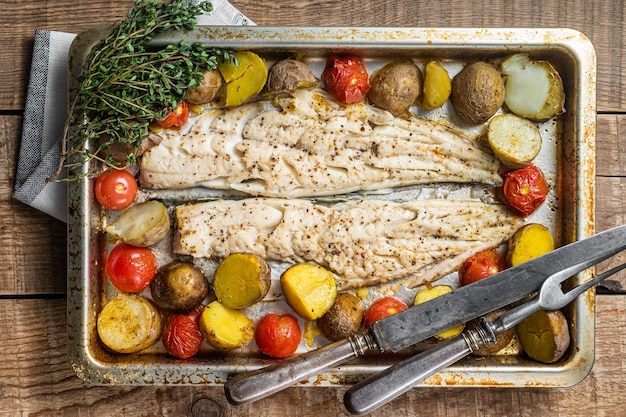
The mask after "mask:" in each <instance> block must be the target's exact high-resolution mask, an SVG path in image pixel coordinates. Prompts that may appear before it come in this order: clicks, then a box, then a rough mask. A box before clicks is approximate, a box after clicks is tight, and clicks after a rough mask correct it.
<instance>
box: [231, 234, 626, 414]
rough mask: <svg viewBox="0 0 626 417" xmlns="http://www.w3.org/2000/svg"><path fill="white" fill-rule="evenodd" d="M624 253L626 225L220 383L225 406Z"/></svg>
mask: <svg viewBox="0 0 626 417" xmlns="http://www.w3.org/2000/svg"><path fill="white" fill-rule="evenodd" d="M625 249H626V225H623V226H619V227H615V228H613V229H609V230H606V231H604V232H601V233H598V234H596V235H594V236H591V237H589V238H586V239H583V240H580V241H577V242H574V243H570V244H568V245H566V246H563V247H561V248H558V249H555V250H554V251H552V252H550V253H548V254H546V255H543V256H541V257H538V258H536V259H533V260H531V261H528V262H525V263H524V264H521V265H518V266H515V267H513V268H509V269H506V270H504V271H502V272H500V273H498V274H495V275H493V276H491V277H489V278H488V279H484V280H480V281H477V282H474V283H472V284H470V285H467V286H464V287H460V288H458V289H456V290H454V291H452V292H450V293H447V294H445V295H443V296H441V297H437V298H434V299H432V300H430V301H428V302H426V303H423V304H420V305H417V306H414V307H411V308H409V309H407V310H404V311H403V312H400V313H397V314H395V315H393V316H389V317H386V318H384V319H381V320H379V321H377V322H374V323H372V325H371V326H370V327H369V328H368V329H367V330H363V331H361V332H359V333H357V334H356V335H355V336H353V337H351V338H349V339H347V340H343V341H339V342H335V343H333V344H330V345H327V346H325V347H323V348H321V349H317V350H313V351H311V352H307V353H304V354H302V355H298V356H295V357H293V358H291V359H287V360H284V361H281V362H278V363H276V364H274V365H271V366H268V367H266V368H261V369H258V370H254V371H251V372H248V373H243V374H239V375H236V376H234V377H233V378H231V379H230V380H228V381H227V382H226V384H224V392H225V395H226V398H227V400H228V402H229V403H231V404H233V405H243V404H246V403H250V402H253V401H256V400H259V399H262V398H265V397H267V396H269V395H271V394H274V393H276V392H278V391H281V390H283V389H285V388H287V387H289V386H291V385H293V384H295V383H297V382H299V381H302V380H304V379H306V378H309V377H312V376H315V375H317V374H318V373H319V372H320V371H322V370H324V369H326V368H329V367H332V366H335V365H339V364H341V363H344V362H347V361H348V360H350V359H353V358H355V357H358V356H361V355H363V354H364V353H365V352H367V351H370V350H379V351H380V352H384V351H389V350H390V351H392V352H398V351H400V350H402V349H404V348H407V347H409V346H412V345H414V344H415V343H418V342H420V341H422V340H425V339H427V338H429V337H431V336H434V335H435V334H437V333H439V332H441V331H443V330H446V329H448V328H450V327H453V326H456V325H458V324H461V323H465V322H468V321H470V320H473V319H476V318H478V317H480V316H484V315H485V314H487V313H489V312H491V311H493V310H496V309H498V308H501V307H504V306H507V305H509V304H512V303H514V302H516V301H519V300H520V299H522V298H524V297H526V296H528V295H529V294H532V293H534V292H536V291H538V290H539V288H540V287H541V285H542V283H543V282H544V281H545V280H546V279H547V278H548V277H549V276H552V275H554V274H564V275H566V276H573V275H575V274H577V273H579V272H581V271H583V270H585V269H587V268H589V267H591V266H593V265H595V264H597V263H599V262H601V261H603V260H605V259H608V258H610V257H611V256H613V255H615V254H616V253H619V252H621V251H623V250H625Z"/></svg>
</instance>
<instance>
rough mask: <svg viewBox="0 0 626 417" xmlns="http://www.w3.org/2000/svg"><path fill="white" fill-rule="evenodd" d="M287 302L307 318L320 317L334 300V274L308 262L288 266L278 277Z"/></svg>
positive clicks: (335, 295) (335, 287) (314, 318)
mask: <svg viewBox="0 0 626 417" xmlns="http://www.w3.org/2000/svg"><path fill="white" fill-rule="evenodd" d="M280 285H281V287H282V289H283V293H284V294H285V299H286V300H287V304H289V306H290V307H291V308H293V309H294V311H295V312H296V313H298V315H299V316H300V317H302V318H304V319H307V320H316V319H318V318H320V317H322V316H323V315H324V314H325V313H326V312H327V311H328V310H330V308H331V307H332V305H333V303H334V302H335V298H336V297H337V286H336V284H335V276H334V275H333V274H332V272H330V271H328V270H327V269H325V268H323V267H321V266H319V265H314V264H310V263H300V264H296V265H293V266H291V267H289V268H288V269H287V270H286V271H285V272H283V274H282V275H281V277H280Z"/></svg>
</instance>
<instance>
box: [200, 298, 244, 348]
mask: <svg viewBox="0 0 626 417" xmlns="http://www.w3.org/2000/svg"><path fill="white" fill-rule="evenodd" d="M200 333H202V335H203V336H204V338H205V339H206V340H207V342H208V343H209V345H211V346H213V347H214V348H216V349H219V350H233V349H237V348H240V347H244V346H247V345H248V344H249V343H250V342H252V339H254V322H253V321H252V320H251V319H250V318H248V316H246V315H245V314H244V313H243V312H242V311H241V310H235V309H232V308H228V307H226V306H224V305H223V304H222V303H220V302H219V301H213V302H212V303H210V304H209V305H208V306H206V308H205V309H204V311H202V315H201V316H200Z"/></svg>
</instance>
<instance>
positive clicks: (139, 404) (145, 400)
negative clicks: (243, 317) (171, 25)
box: [0, 0, 626, 417]
mask: <svg viewBox="0 0 626 417" xmlns="http://www.w3.org/2000/svg"><path fill="white" fill-rule="evenodd" d="M231 1H232V3H233V5H235V6H236V7H237V8H239V9H240V10H241V11H242V12H243V13H244V14H245V15H246V16H248V17H249V18H251V19H252V20H253V21H254V22H256V23H257V24H260V25H287V26H302V25H314V26H315V25H319V26H321V25H328V26H416V27H419V26H422V27H429V26H430V27H569V28H573V29H576V30H579V31H581V32H583V33H585V34H586V35H587V36H588V37H589V38H590V39H591V41H592V42H593V43H594V45H595V47H596V51H597V56H598V77H597V99H598V100H597V102H598V110H599V112H600V114H599V115H598V128H597V137H598V141H597V145H596V151H597V155H596V166H597V178H596V190H597V195H596V203H597V204H596V230H598V231H601V230H606V229H608V228H611V227H614V226H617V225H621V224H624V223H625V221H626V192H625V191H626V161H625V158H626V157H625V156H624V155H625V153H624V151H626V139H625V135H624V133H625V132H624V130H625V129H626V115H624V114H622V113H623V112H624V110H625V109H626V89H625V88H624V87H625V86H624V83H625V82H626V78H625V77H624V72H625V71H626V69H625V68H626V61H625V60H626V58H625V57H624V52H623V51H624V49H625V46H626V45H625V43H626V38H625V37H624V35H623V21H624V17H625V15H626V3H625V2H615V1H608V0H603V1H584V0H572V1H568V0H555V1H552V2H543V1H539V0H517V1H515V2H510V1H506V0H492V1H488V0H480V1H473V2H468V1H467V0H452V1H448V2H441V1H432V0H427V1H424V0H417V1H416V0H382V1H381V0H361V1H355V0H344V1H336V0H312V1H306V0H294V1H291V0H271V1H270V0H257V1H254V2H253V1H250V0H231ZM133 3H134V0H115V1H112V2H111V1H106V2H104V1H99V0H22V1H16V0H0V10H2V12H0V45H2V46H3V48H2V49H0V77H1V78H0V79H2V82H1V83H0V162H2V163H3V165H4V166H5V169H3V170H0V238H1V239H2V242H3V244H2V246H1V247H0V265H2V268H0V334H2V338H0V351H2V353H3V355H1V356H0V417H5V416H11V417H12V416H31V417H32V416H37V417H40V416H41V417H43V416H45V417H48V416H52V417H55V416H66V417H74V416H80V417H85V416H87V417H100V416H110V417H118V416H120V417H121V416H124V417H156V416H168V417H184V416H194V417H195V416H198V415H203V416H208V417H235V416H238V417H253V416H254V417H256V416H261V417H278V416H281V417H282V416H311V417H313V416H320V417H324V416H348V413H347V412H346V411H345V409H344V408H343V406H342V397H343V393H344V392H345V388H340V389H332V388H290V389H288V390H286V391H285V392H282V393H279V394H277V395H275V396H273V397H271V398H269V399H265V400H262V401H260V402H258V403H254V404H252V405H249V406H245V407H241V408H235V407H231V406H230V405H228V404H227V402H226V400H225V398H224V396H223V392H222V388H221V387H109V386H92V385H88V384H86V383H84V382H83V381H82V380H80V379H79V378H78V377H76V375H75V373H74V372H73V370H72V369H71V367H70V365H69V363H68V358H67V345H66V343H67V330H66V314H67V313H66V302H65V298H64V297H63V294H64V293H65V291H66V289H65V285H66V284H65V282H66V278H65V277H66V266H65V265H66V259H65V258H66V250H65V244H66V236H65V233H66V232H65V225H64V224H62V223H61V222H59V221H57V220H55V219H53V218H51V217H49V216H47V215H45V214H43V213H40V212H38V211H36V210H34V209H32V208H30V207H28V206H26V205H24V204H22V203H20V202H17V201H15V200H13V199H12V198H11V193H12V189H13V182H14V178H15V167H16V163H17V155H18V150H19V138H20V134H21V123H22V118H21V112H22V111H23V109H24V100H25V93H26V85H27V82H28V75H29V69H30V61H31V54H32V44H33V37H34V31H35V29H37V28H41V29H49V30H57V31H65V32H73V33H77V32H79V31H81V30H83V29H85V28H87V27H90V26H93V25H99V24H106V23H109V22H112V21H114V20H117V19H118V18H119V17H120V16H122V15H123V14H124V13H125V12H126V11H127V10H128V8H129V7H131V6H132V4H133ZM624 261H626V255H621V256H618V257H616V258H614V259H612V260H611V261H608V262H605V263H603V264H601V265H600V266H599V269H600V270H604V269H607V268H609V267H610V266H614V265H617V264H618V263H619V262H624ZM605 285H606V286H607V287H608V288H609V289H610V290H612V291H616V292H621V293H622V294H619V295H600V296H598V297H597V304H596V361H595V363H594V366H593V369H592V371H591V373H590V375H589V376H588V377H587V378H586V379H585V380H583V381H582V382H581V383H579V384H578V385H576V386H574V387H571V388H563V389H543V388H532V389H504V388H495V389H461V388H451V389H442V388H420V389H414V390H412V391H410V392H408V393H407V394H405V395H404V396H402V397H400V398H398V399H396V400H395V401H393V402H392V403H390V404H388V405H386V406H384V407H382V408H381V409H380V410H378V411H376V412H374V413H372V414H371V415H373V416H385V417H387V416H401V417H404V416H406V417H408V416H416V415H425V416H447V417H479V416H480V417H522V416H524V417H525V416H529V415H532V416H537V417H543V416H546V417H547V416H557V417H560V416H562V417H570V416H573V417H578V416H580V417H583V416H585V417H586V416H611V417H613V416H624V415H626V411H625V410H624V401H623V392H624V390H626V380H625V379H624V372H625V371H626V370H625V369H624V367H625V366H626V365H625V364H626V331H625V330H624V329H625V328H626V294H623V293H624V292H626V274H624V273H621V274H619V275H617V276H616V277H614V278H613V279H611V280H610V281H608V282H606V283H605Z"/></svg>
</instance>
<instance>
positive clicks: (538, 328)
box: [517, 310, 570, 363]
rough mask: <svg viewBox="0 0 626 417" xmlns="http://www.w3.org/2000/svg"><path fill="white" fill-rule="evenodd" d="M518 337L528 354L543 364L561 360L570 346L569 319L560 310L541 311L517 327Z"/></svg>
mask: <svg viewBox="0 0 626 417" xmlns="http://www.w3.org/2000/svg"><path fill="white" fill-rule="evenodd" d="M517 336H518V338H519V341H520V343H521V344H522V347H523V348H524V351H525V352H526V354H527V355H528V356H529V357H530V358H531V359H534V360H536V361H539V362H543V363H553V362H556V361H558V360H559V359H561V357H562V356H563V355H564V354H565V352H566V351H567V348H568V347H569V344H570V334H569V327H568V323H567V319H566V318H565V316H564V315H563V313H561V311H560V310H554V311H544V310H540V311H538V312H536V313H534V314H532V315H530V316H529V317H527V318H526V319H524V321H522V322H521V323H520V324H518V325H517Z"/></svg>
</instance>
